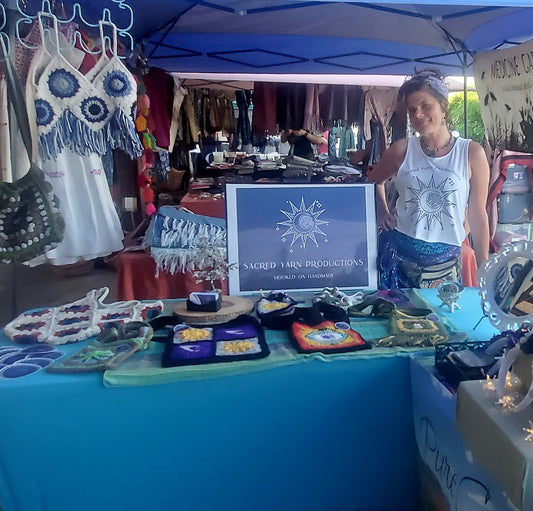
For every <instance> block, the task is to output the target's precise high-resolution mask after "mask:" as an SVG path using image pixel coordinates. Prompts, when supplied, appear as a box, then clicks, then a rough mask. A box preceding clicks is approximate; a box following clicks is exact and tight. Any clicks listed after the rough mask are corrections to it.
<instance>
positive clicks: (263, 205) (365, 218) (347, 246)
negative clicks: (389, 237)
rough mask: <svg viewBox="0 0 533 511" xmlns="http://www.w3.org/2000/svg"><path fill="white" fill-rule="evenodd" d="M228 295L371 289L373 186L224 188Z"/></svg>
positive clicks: (373, 268) (374, 237) (374, 247)
mask: <svg viewBox="0 0 533 511" xmlns="http://www.w3.org/2000/svg"><path fill="white" fill-rule="evenodd" d="M226 206H227V224H226V226H227V227H226V228H227V239H228V261H229V262H230V263H235V264H233V267H232V268H231V269H230V271H229V275H228V281H229V292H230V294H232V295H238V294H252V293H258V292H260V291H261V290H263V291H265V292H268V291H307V290H322V289H324V287H338V288H341V289H377V267H376V264H377V225H376V208H375V199H374V185H373V184H339V185H335V184H327V185H314V184H276V185H264V184H261V185H254V184H227V185H226Z"/></svg>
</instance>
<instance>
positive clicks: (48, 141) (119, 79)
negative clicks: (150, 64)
mask: <svg viewBox="0 0 533 511" xmlns="http://www.w3.org/2000/svg"><path fill="white" fill-rule="evenodd" d="M40 69H43V71H42V74H40V76H38V74H39V71H40ZM30 72H31V74H30V77H29V78H30V80H29V81H31V85H32V87H33V89H34V98H35V116H36V117H35V120H36V124H37V131H38V134H39V154H40V155H41V157H42V158H43V159H53V158H55V157H56V156H57V155H58V154H59V152H60V151H61V150H63V149H70V150H72V151H74V152H76V153H78V154H81V155H87V154H90V153H97V154H99V155H103V154H105V153H106V152H107V151H108V150H109V149H122V150H123V151H124V152H125V153H127V154H128V155H129V156H130V157H131V158H137V157H139V156H140V154H141V152H142V146H141V144H140V141H139V138H138V137H137V134H136V132H135V125H134V122H133V119H134V117H135V105H136V99H137V83H136V82H135V78H134V77H133V75H132V74H131V73H130V72H129V71H128V70H127V69H126V67H125V66H124V64H123V63H122V62H121V61H120V59H119V58H118V56H113V57H112V58H108V57H107V56H106V55H105V54H102V56H101V57H100V60H99V61H98V62H97V64H96V65H95V66H94V67H93V69H92V70H91V71H90V72H89V74H88V75H87V76H84V75H83V74H81V73H80V72H79V71H78V70H77V69H76V68H74V67H72V66H71V65H70V64H69V63H68V62H67V60H66V59H65V58H64V57H63V56H62V55H61V52H57V53H55V54H49V53H47V51H46V50H45V49H42V50H41V51H40V54H39V55H38V56H37V57H36V58H35V60H34V63H33V64H32V69H31V70H30Z"/></svg>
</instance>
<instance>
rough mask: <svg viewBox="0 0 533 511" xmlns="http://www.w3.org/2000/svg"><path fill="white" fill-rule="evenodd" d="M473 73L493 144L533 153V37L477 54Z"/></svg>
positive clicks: (484, 119)
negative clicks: (518, 43)
mask: <svg viewBox="0 0 533 511" xmlns="http://www.w3.org/2000/svg"><path fill="white" fill-rule="evenodd" d="M474 76H475V81H476V89H477V92H478V95H479V103H480V106H481V116H482V118H483V124H484V127H485V133H486V136H487V139H488V141H489V143H490V146H491V147H492V148H496V147H498V148H501V149H508V150H511V151H521V152H533V40H532V41H528V42H526V43H523V44H520V45H517V46H515V47H513V48H508V49H505V50H498V51H492V52H484V53H479V54H477V55H476V56H475V57H474Z"/></svg>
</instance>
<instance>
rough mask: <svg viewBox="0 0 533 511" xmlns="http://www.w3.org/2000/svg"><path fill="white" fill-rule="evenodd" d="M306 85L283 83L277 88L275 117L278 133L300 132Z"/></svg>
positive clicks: (303, 115)
mask: <svg viewBox="0 0 533 511" xmlns="http://www.w3.org/2000/svg"><path fill="white" fill-rule="evenodd" d="M306 97H307V85H306V84H305V83H283V84H279V86H278V94H277V100H276V112H277V113H276V117H277V120H278V124H279V129H280V131H283V130H287V129H293V130H300V129H302V126H303V125H304V117H305V101H306Z"/></svg>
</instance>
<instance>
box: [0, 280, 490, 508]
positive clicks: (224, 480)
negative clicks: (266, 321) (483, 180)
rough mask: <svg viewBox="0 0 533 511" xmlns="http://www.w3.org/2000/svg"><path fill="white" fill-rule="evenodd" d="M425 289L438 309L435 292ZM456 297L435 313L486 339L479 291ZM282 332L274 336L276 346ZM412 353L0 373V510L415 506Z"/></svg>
mask: <svg viewBox="0 0 533 511" xmlns="http://www.w3.org/2000/svg"><path fill="white" fill-rule="evenodd" d="M424 297H425V298H426V299H427V300H428V302H430V303H432V304H433V305H434V306H435V307H437V306H438V304H439V300H438V299H437V298H436V293H435V292H433V291H427V292H424ZM459 304H460V306H461V307H462V308H461V310H459V311H455V312H454V313H453V315H452V314H450V313H449V312H447V309H444V308H442V309H441V311H442V314H443V315H444V316H446V317H449V318H450V319H451V320H452V321H453V322H454V323H455V324H456V325H457V326H459V327H461V328H463V329H464V330H465V331H467V332H470V333H471V334H473V335H474V334H475V335H476V337H478V338H479V339H483V338H489V337H490V336H491V335H492V333H493V330H492V327H491V326H490V325H489V323H488V321H487V320H482V321H481V323H480V325H479V327H478V328H477V329H476V331H475V332H473V331H472V328H473V327H474V325H475V323H477V321H478V320H479V319H480V317H481V310H480V306H479V296H478V294H477V290H475V289H468V290H466V291H465V293H464V294H463V295H462V297H461V299H460V301H459ZM285 335H286V334H285V333H283V332H269V333H268V337H269V343H270V345H271V346H275V345H276V343H277V342H278V344H279V345H280V346H282V345H283V342H282V340H283V336H285ZM8 344H10V343H9V341H8V339H7V338H6V337H5V336H4V335H3V334H2V335H1V337H0V346H3V345H8ZM83 344H84V343H77V344H74V345H68V346H64V347H63V346H62V347H61V349H62V350H63V351H65V352H66V353H72V352H74V351H77V350H79V349H80V348H81V347H82V345H83ZM154 349H155V347H154ZM280 349H281V348H280ZM156 355H157V354H156ZM409 355H410V353H409V350H404V351H402V350H395V349H388V348H381V349H372V350H367V351H365V352H357V353H354V354H339V355H331V356H324V355H317V356H314V355H313V356H309V355H298V357H296V356H294V355H293V354H291V353H282V352H280V353H278V359H276V358H274V359H273V361H274V362H273V363H272V364H271V365H265V366H264V367H262V368H261V370H255V369H254V370H250V369H249V368H245V369H244V370H232V371H228V370H226V371H224V370H222V369H221V368H220V367H217V368H214V367H213V368H207V367H204V368H203V369H204V373H203V375H202V371H201V369H202V368H195V370H197V371H199V373H198V374H187V375H186V376H183V377H179V378H169V380H168V381H156V382H149V381H145V382H144V384H139V382H135V384H133V385H130V384H127V383H125V382H124V381H122V382H121V383H120V384H116V382H114V383H113V382H110V381H106V382H105V383H104V379H103V375H102V374H101V373H90V374H50V373H47V372H45V371H38V372H36V373H34V374H31V375H29V376H26V377H23V378H17V379H11V380H7V379H4V380H0V403H1V405H2V408H3V410H2V414H1V417H0V508H1V509H2V511H73V510H75V511H94V510H96V509H98V510H99V511H145V510H154V511H155V510H157V511H175V510H178V509H179V510H184V511H215V510H228V511H229V510H231V511H250V510H253V511H272V510H276V511H289V510H290V511H314V510H316V511H319V510H320V511H328V510H331V511H334V510H335V511H337V510H352V509H354V510H355V509H361V510H363V509H364V510H380V511H411V510H413V509H415V508H416V506H417V502H418V492H419V483H418V477H417V454H416V442H415V436H414V428H413V415H412V404H411V391H410V371H409ZM135 356H136V355H134V356H132V360H133V357H135ZM264 360H265V364H266V360H268V359H264ZM251 362H253V361H251ZM251 362H250V363H251ZM255 362H257V363H262V361H255ZM215 365H217V364H215ZM218 365H220V364H218ZM180 369H185V370H188V369H190V368H180ZM124 371H125V370H124ZM153 383H157V384H153Z"/></svg>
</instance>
